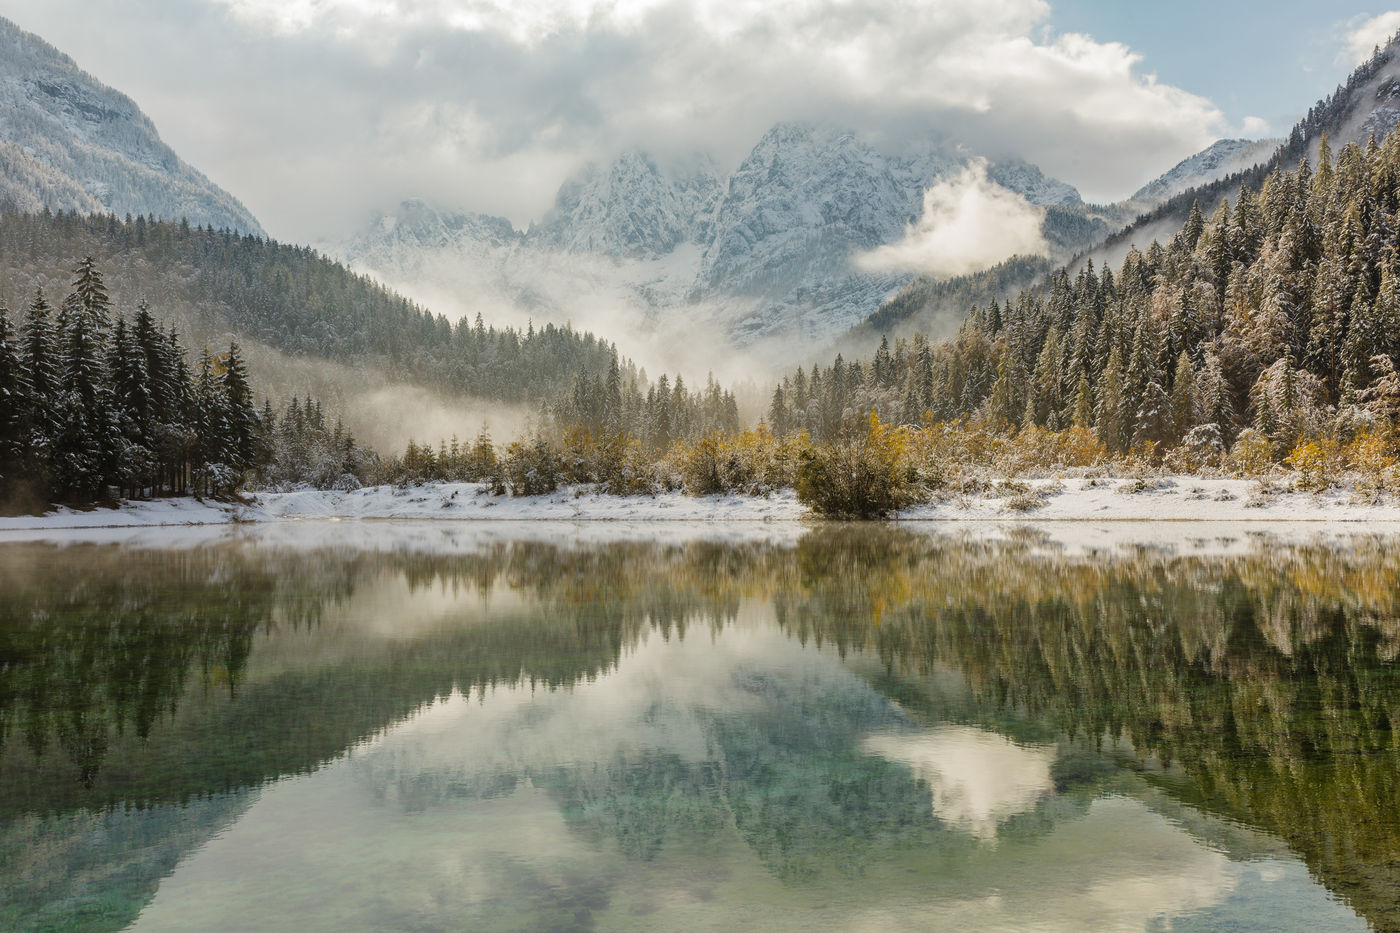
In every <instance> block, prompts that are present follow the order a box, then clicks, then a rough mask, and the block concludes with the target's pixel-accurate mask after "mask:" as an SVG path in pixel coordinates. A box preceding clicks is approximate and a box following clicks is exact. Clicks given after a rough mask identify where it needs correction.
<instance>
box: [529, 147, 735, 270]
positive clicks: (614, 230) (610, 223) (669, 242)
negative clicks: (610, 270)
mask: <svg viewBox="0 0 1400 933" xmlns="http://www.w3.org/2000/svg"><path fill="white" fill-rule="evenodd" d="M719 185H720V182H719V176H718V175H717V174H716V173H715V171H714V169H713V168H712V167H711V166H710V164H709V161H708V160H705V159H697V160H696V161H695V164H694V165H693V166H687V167H684V168H678V169H676V170H673V171H671V172H663V171H662V169H660V168H658V167H657V164H656V162H655V161H654V160H653V159H652V158H651V156H649V155H647V154H646V153H644V152H639V151H636V150H633V151H629V152H625V153H623V154H622V155H621V156H619V157H618V158H617V160H616V161H614V162H613V163H612V164H611V165H608V166H603V167H599V166H596V165H590V166H588V167H587V168H585V169H584V170H583V171H582V172H580V173H579V174H578V175H575V176H574V177H573V178H571V179H569V180H568V181H567V182H565V183H564V184H563V186H561V187H560V189H559V193H558V195H557V196H556V197H555V201H554V208H553V210H551V211H550V213H549V214H548V215H547V216H546V217H545V218H544V219H543V220H542V221H541V222H540V223H539V224H537V225H533V226H532V227H531V228H530V232H529V235H530V238H531V240H532V241H534V242H536V243H538V244H540V245H542V246H546V247H551V248H555V249H565V250H568V251H570V252H574V253H603V254H611V255H626V256H661V255H665V254H666V253H669V252H670V251H671V250H673V249H675V248H676V247H677V246H679V245H681V244H682V243H686V242H690V241H692V240H695V239H696V238H697V237H698V236H701V235H702V234H703V231H702V227H703V220H704V219H705V218H707V217H708V215H709V213H710V212H711V211H712V210H713V206H714V202H715V198H716V197H717V196H718V194H719Z"/></svg>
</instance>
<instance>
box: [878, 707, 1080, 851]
mask: <svg viewBox="0 0 1400 933" xmlns="http://www.w3.org/2000/svg"><path fill="white" fill-rule="evenodd" d="M863 747H864V748H865V750H866V751H868V752H871V753H872V754H876V755H879V756H881V757H882V758H888V759H889V760H890V761H899V762H903V763H904V764H906V765H908V766H909V768H910V770H912V771H913V772H914V775H915V776H916V777H918V778H919V779H920V780H922V781H925V782H927V783H928V786H929V789H930V791H931V792H932V794H933V812H934V814H935V815H936V816H937V817H938V818H939V819H941V820H942V821H943V822H945V823H948V824H950V825H952V826H956V827H958V828H960V829H964V830H966V831H967V832H968V833H970V834H971V835H972V836H974V837H976V838H978V839H987V840H995V839H996V834H997V827H998V826H999V825H1000V824H1001V823H1002V822H1003V821H1004V820H1005V819H1006V818H1007V817H1008V816H1011V815H1012V814H1015V813H1022V812H1024V811H1027V810H1031V809H1034V808H1035V805H1036V804H1037V803H1038V802H1039V801H1040V800H1041V799H1042V798H1044V797H1047V796H1049V795H1050V794H1051V793H1052V792H1053V791H1054V790H1055V784H1054V781H1053V780H1052V779H1051V777H1050V768H1051V766H1052V765H1053V764H1054V762H1055V758H1056V757H1057V751H1058V749H1056V747H1055V746H1053V745H1039V746H1033V747H1024V746H1021V745H1017V744H1016V743H1015V742H1012V741H1011V740H1010V739H1007V738H1005V737H1004V736H1000V735H997V734H996V733H994V732H988V731H986V730H984V729H979V728H977V727H975V726H962V725H945V726H939V727H937V728H934V729H925V730H920V731H919V732H917V733H913V734H906V733H881V734H879V735H872V736H870V737H869V738H867V739H866V740H865V742H864V743H863Z"/></svg>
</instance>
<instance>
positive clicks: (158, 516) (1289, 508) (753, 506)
mask: <svg viewBox="0 0 1400 933" xmlns="http://www.w3.org/2000/svg"><path fill="white" fill-rule="evenodd" d="M809 516H810V513H809V512H808V510H807V508H806V507H805V506H803V505H802V504H801V503H799V502H798V501H797V499H796V497H795V496H794V495H793V493H792V492H791V491H790V490H785V491H783V492H781V493H778V494H776V495H773V496H770V497H767V498H759V497H751V496H741V495H723V496H706V497H703V498H692V497H690V496H686V495H684V494H682V493H662V494H660V495H656V496H608V495H600V494H597V493H594V492H591V491H588V490H585V489H563V490H560V491H558V492H556V493H552V494H550V495H546V496H528V497H520V498H514V497H510V496H493V495H491V494H490V493H489V491H488V490H487V489H486V487H484V486H482V485H480V484H476V483H431V484H427V485H423V486H411V487H406V488H398V487H393V486H371V487H366V488H364V489H359V490H355V491H354V492H335V491H327V490H315V489H307V490H300V491H296V492H284V493H258V494H254V495H251V496H249V497H248V498H247V501H245V502H241V503H227V502H214V501H210V500H205V501H197V500H194V499H161V500H157V501H153V502H127V503H124V504H122V505H121V506H120V507H119V508H106V509H90V510H75V509H68V508H58V509H55V510H53V511H52V512H49V513H47V514H45V515H37V516H19V517H12V518H0V533H5V532H17V531H25V530H52V529H62V528H72V529H77V528H116V527H155V526H169V525H228V524H238V523H269V522H272V523H282V522H289V521H296V520H301V519H318V520H328V519H329V520H361V519H412V520H425V519H427V520H443V519H451V520H476V521H492V522H521V521H550V522H623V523H646V524H651V523H657V522H704V523H716V522H747V523H772V522H797V521H800V520H802V519H805V518H808V517H809ZM898 518H899V519H901V520H902V521H907V522H977V523H1002V524H1004V523H1022V524H1039V523H1043V522H1060V521H1088V522H1104V521H1131V522H1142V521H1151V522H1160V521H1196V522H1220V521H1225V522H1269V523H1275V522H1327V523H1332V522H1345V523H1367V524H1371V523H1378V522H1379V523H1394V524H1395V530H1396V531H1397V532H1400V503H1397V502H1396V501H1394V500H1387V501H1382V502H1367V501H1363V499H1362V498H1360V497H1358V496H1357V495H1356V494H1355V493H1354V492H1351V491H1349V490H1344V489H1333V490H1328V491H1327V492H1324V493H1308V492H1298V491H1291V490H1290V489H1288V487H1287V485H1286V484H1279V485H1278V486H1277V489H1276V490H1268V489H1264V488H1262V487H1261V486H1260V484H1259V483H1257V482H1255V481H1253V480H1242V479H1202V478H1199V477H1194V476H1175V477H1157V478H1152V477H1149V478H1147V479H1144V480H1135V479H1131V478H1129V479H1124V478H1112V479H1103V478H1099V479H1077V478H1076V479H1065V480H1053V479H1052V480H1027V481H1023V482H1020V483H1012V484H998V485H993V486H990V487H988V488H986V489H983V490H981V491H980V492H978V493H976V494H968V495H961V496H954V497H951V498H948V499H946V500H944V501H941V502H938V503H935V504H930V505H920V506H915V507H913V508H911V509H907V510H905V511H904V512H902V513H900V514H899V516H898Z"/></svg>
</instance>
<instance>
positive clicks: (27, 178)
mask: <svg viewBox="0 0 1400 933" xmlns="http://www.w3.org/2000/svg"><path fill="white" fill-rule="evenodd" d="M0 205H3V206H8V207H11V208H13V209H16V210H21V211H40V210H43V209H44V208H46V207H47V208H49V209H50V210H53V211H60V210H76V211H79V212H81V213H91V212H104V211H110V212H112V213H115V214H117V215H123V214H128V213H130V214H155V215H156V216H158V217H163V218H168V219H171V220H178V219H180V218H185V219H187V220H189V222H190V223H191V224H199V225H203V224H211V225H213V226H214V227H216V228H223V227H228V228H230V229H234V230H238V231H240V232H244V233H252V234H257V235H262V233H263V230H262V227H261V226H259V224H258V222H257V220H255V219H254V218H253V215H252V214H250V213H249V212H248V209H247V208H245V207H244V206H243V205H242V204H240V203H239V202H238V199H236V198H234V197H233V196H232V195H230V194H229V193H228V192H226V191H224V190H223V189H221V188H219V187H218V186H217V185H215V184H214V183H213V182H211V181H210V180H209V179H208V178H205V177H204V176H203V175H202V174H200V173H199V172H198V171H196V170H195V169H194V168H191V167H190V166H189V165H188V164H186V163H185V162H183V161H182V160H181V159H180V158H179V157H178V156H177V155H175V153H174V152H173V151H172V150H171V149H170V147H169V146H167V145H166V144H165V143H163V142H161V139H160V136H159V134H157V133H156V128H155V125H154V124H152V123H151V121H150V119H149V118H147V117H146V115H145V114H143V113H142V112H141V110H140V109H139V108H138V107H137V106H136V104H135V103H133V102H132V101H131V99H130V98H129V97H127V96H126V95H124V94H121V93H119V92H117V91H114V90H112V89H111V88H109V87H107V86H105V85H103V84H102V83H101V82H100V81H98V80H97V79H96V78H94V77H92V76H91V75H89V74H87V73H86V72H85V71H83V70H82V69H80V68H79V67H78V66H77V64H76V63H74V61H73V60H72V59H71V58H69V57H68V56H67V55H64V54H63V53H62V52H59V51H58V50H57V49H55V48H54V47H53V46H51V45H49V44H48V43H47V42H45V41H44V40H42V39H40V38H39V37H38V36H36V35H34V34H33V33H29V32H25V31H24V30H22V29H20V28H19V27H18V26H16V25H15V24H14V23H12V22H10V21H9V20H7V19H4V18H0Z"/></svg>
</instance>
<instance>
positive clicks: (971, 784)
mask: <svg viewBox="0 0 1400 933" xmlns="http://www.w3.org/2000/svg"><path fill="white" fill-rule="evenodd" d="M1397 571H1400V555H1397V553H1396V552H1394V551H1393V550H1392V548H1391V546H1390V543H1389V542H1387V541H1384V540H1361V541H1359V542H1357V543H1356V545H1355V547H1353V548H1350V549H1345V550H1343V549H1338V548H1335V547H1321V546H1319V547H1287V548H1281V547H1270V546H1268V545H1267V543H1264V542H1260V543H1258V544H1256V545H1255V546H1253V547H1250V548H1245V549H1243V551H1242V552H1239V553H1233V554H1231V555H1230V556H1226V557H1173V556H1171V555H1166V554H1162V553H1159V552H1155V551H1137V552H1121V553H1117V554H1115V555H1110V556H1075V557H1068V556H1064V555H1058V554H1056V553H1055V551H1054V549H1053V548H1047V547H1044V546H1040V545H1039V544H1038V543H1037V542H1036V541H1035V540H1034V539H1033V538H1031V537H1022V538H1018V539H1013V540H1010V541H1002V542H986V541H983V542H973V541H967V540H961V539H956V538H950V537H938V536H928V535H916V534H911V533H909V532H905V531H901V530H899V529H895V528H888V527H881V528H860V527H853V528H841V529H831V530H819V531H813V532H811V533H809V534H807V535H806V536H804V537H803V538H801V540H800V541H798V542H797V543H796V544H795V545H792V546H786V545H773V544H766V543H758V542H754V543H739V544H717V543H707V542H690V543H680V544H670V545H659V544H648V543H640V542H635V541H634V542H626V541H623V542H614V543H610V544H602V545H596V546H575V547H566V546H559V545H556V544H550V543H541V542H539V541H535V542H528V541H515V542H512V541H500V540H493V541H490V542H487V543H483V544H482V545H481V546H480V547H479V548H477V549H475V550H473V549H470V548H466V549H463V548H460V547H455V548H454V549H453V550H452V552H451V553H446V552H444V549H442V548H438V547H416V548H401V549H396V550H391V551H388V552H385V553H376V552H371V551H367V550H362V549H355V548H343V547H338V548H305V547H283V546H272V545H259V544H255V543H238V542H227V543H222V544H206V545H203V546H199V547H194V548H190V549H187V550H182V551H169V550H140V549H130V548H120V547H97V546H82V547H69V548H56V547H53V546H49V545H32V544H30V545H6V546H3V547H0V591H3V592H4V593H5V594H6V596H7V599H6V600H5V601H4V604H3V605H0V877H4V878H7V879H19V881H18V883H12V884H7V885H5V886H3V888H0V928H3V929H7V930H8V929H20V930H38V929H112V930H116V929H123V928H127V927H131V928H133V929H138V930H162V929H168V930H184V929H193V928H198V929H264V930H266V929H290V928H295V929H308V930H309V929H326V930H345V929H405V928H408V929H425V930H432V929H462V928H470V929H473V930H478V929H483V930H547V929H560V930H573V929H638V930H651V929H658V928H675V929H706V928H718V927H733V926H735V925H738V926H747V927H761V928H764V929H785V928H812V927H816V928H827V929H871V930H875V929H893V928H899V929H904V928H914V929H920V928H930V929H950V928H951V929H1018V930H1019V929H1032V928H1033V929H1046V930H1079V929H1105V930H1118V929H1121V930H1146V929H1155V928H1157V927H1158V925H1161V924H1166V923H1169V924H1171V928H1172V929H1174V930H1191V929H1199V930H1210V929H1221V928H1229V927H1231V926H1232V925H1233V926H1234V927H1235V928H1240V929H1251V928H1260V927H1261V926H1262V927H1263V928H1280V927H1284V928H1299V929H1302V928H1307V929H1319V930H1326V929H1339V930H1341V929H1365V928H1366V927H1367V925H1368V924H1369V926H1371V927H1373V928H1376V929H1383V930H1393V929H1400V912H1397V908H1396V904H1395V898H1394V894H1393V891H1394V890H1395V889H1396V885H1397V882H1400V878H1398V877H1397V875H1400V867H1398V866H1400V826H1397V822H1396V821H1397V814H1400V799H1397V797H1400V786H1397V785H1400V781H1397V780H1396V777H1397V774H1400V771H1397V768H1400V748H1397V745H1396V743H1395V741H1394V739H1393V734H1392V728H1391V723H1392V722H1393V721H1394V716H1395V714H1396V713H1397V712H1400V709H1397V703H1400V681H1398V680H1397V673H1400V671H1397V664H1396V662H1395V656H1396V650H1397V648H1400V605H1398V604H1397V599H1400V594H1397V593H1396V592H1395V591H1394V589H1393V587H1392V585H1391V581H1393V580H1394V579H1395V578H1396V572H1397ZM73 581H78V582H77V583H76V585H75V584H74V583H73ZM1310 875H1311V877H1310ZM1313 879H1316V881H1314V880H1313ZM1317 882H1320V883H1321V885H1319V884H1318V883H1317ZM1353 910H1354V911H1356V912H1357V913H1359V914H1360V916H1361V917H1362V918H1364V921H1363V920H1360V919H1358V917H1357V916H1356V915H1355V914H1353V913H1352V911H1353Z"/></svg>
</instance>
